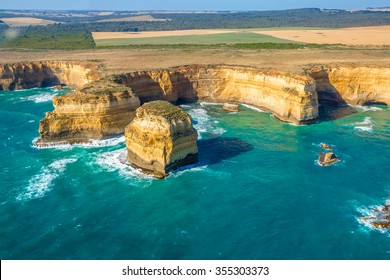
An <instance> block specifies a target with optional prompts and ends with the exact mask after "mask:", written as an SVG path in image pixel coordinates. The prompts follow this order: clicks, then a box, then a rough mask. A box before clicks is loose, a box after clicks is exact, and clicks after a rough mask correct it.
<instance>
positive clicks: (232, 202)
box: [0, 88, 390, 259]
mask: <svg viewBox="0 0 390 280" xmlns="http://www.w3.org/2000/svg"><path fill="white" fill-rule="evenodd" d="M66 91H67V90H64V91H61V92H59V91H56V90H54V89H51V88H48V89H31V90H23V91H15V92H7V91H0V118H1V123H0V136H1V146H0V159H1V160H0V176H1V185H0V213H1V215H0V257H1V259H390V232H381V231H378V230H374V229H371V228H369V227H368V226H366V225H364V224H361V223H359V221H358V217H359V216H361V215H364V214H365V213H367V211H369V210H370V209H372V208H374V207H377V206H378V205H383V204H384V203H385V202H386V200H387V199H388V198H389V197H390V174H389V171H390V165H389V158H390V110H389V109H388V108H386V107H385V106H380V105H373V106H370V107H366V108H359V107H357V108H354V110H355V111H356V112H355V113H354V114H348V113H349V112H348V111H346V110H336V111H332V110H331V109H328V110H325V111H324V110H323V111H322V113H321V116H322V118H321V121H320V123H318V124H316V125H309V126H293V125H290V124H286V123H281V122H279V121H277V120H276V119H275V118H274V117H272V116H271V115H270V114H268V113H264V112H259V111H256V110H253V109H250V108H246V107H241V111H240V112H239V113H226V112H224V111H222V109H221V106H216V105H210V104H187V105H182V107H183V108H184V109H185V110H187V111H188V112H189V113H190V114H191V115H192V117H193V119H194V124H195V127H196V128H197V129H198V131H199V133H200V139H199V142H198V145H199V153H200V162H199V163H198V164H196V165H193V166H189V167H187V168H182V169H180V170H177V171H175V172H173V173H172V174H171V175H170V176H169V177H167V178H166V179H164V180H156V179H152V178H149V177H146V176H142V175H141V174H140V173H139V172H137V171H136V170H133V169H131V168H129V167H128V166H126V165H123V164H121V163H120V158H121V157H123V156H124V152H125V145H124V137H118V138H115V139H111V140H107V141H96V142H94V143H93V144H92V145H89V146H78V147H69V146H68V147H66V146H65V147H58V148H48V149H36V148H34V146H33V141H34V139H36V138H37V137H38V132H37V131H38V126H39V120H40V119H41V118H42V117H43V116H44V114H45V112H46V111H51V110H52V109H53V108H52V104H51V102H50V100H51V98H52V97H53V96H55V95H58V94H63V93H65V92H66ZM340 114H341V115H346V116H344V117H343V118H338V116H339V115H340ZM321 142H325V143H327V144H330V145H334V147H335V153H336V155H337V156H339V157H340V158H341V161H340V162H339V163H337V164H336V165H335V166H331V167H326V168H325V167H320V166H318V165H317V164H316V159H317V152H319V151H320V148H319V147H318V145H319V144H320V143H321Z"/></svg>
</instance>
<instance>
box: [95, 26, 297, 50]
mask: <svg viewBox="0 0 390 280" xmlns="http://www.w3.org/2000/svg"><path fill="white" fill-rule="evenodd" d="M92 36H93V38H94V40H95V43H96V46H98V47H104V46H125V45H171V44H172V45H174V44H199V45H213V44H242V43H279V44H283V43H295V42H294V41H293V40H286V39H280V38H276V37H273V36H269V35H264V34H260V33H255V32H252V31H246V30H244V31H242V30H240V31H239V30H180V31H157V32H132V33H130V32H93V33H92Z"/></svg>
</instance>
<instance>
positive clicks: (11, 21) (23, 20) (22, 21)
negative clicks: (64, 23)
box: [1, 17, 59, 27]
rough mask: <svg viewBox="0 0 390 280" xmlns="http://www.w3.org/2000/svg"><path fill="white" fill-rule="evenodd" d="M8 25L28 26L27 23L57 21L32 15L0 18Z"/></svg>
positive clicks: (43, 23) (36, 23)
mask: <svg viewBox="0 0 390 280" xmlns="http://www.w3.org/2000/svg"><path fill="white" fill-rule="evenodd" d="M1 20H2V21H4V22H5V23H6V24H7V25H8V26H10V27H20V26H29V25H34V26H36V25H48V24H55V23H59V22H58V21H54V20H46V19H40V18H33V17H14V18H1Z"/></svg>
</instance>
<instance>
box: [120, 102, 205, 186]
mask: <svg viewBox="0 0 390 280" xmlns="http://www.w3.org/2000/svg"><path fill="white" fill-rule="evenodd" d="M125 136H126V147H127V152H128V154H127V159H128V161H129V163H130V164H131V165H133V166H135V167H138V168H141V169H142V170H143V171H144V172H145V173H149V174H152V175H154V176H155V177H157V178H160V179H161V178H164V177H166V176H167V175H168V173H169V171H170V170H173V169H176V168H178V167H180V166H183V165H187V164H192V163H196V162H197V160H198V147H197V144H196V141H197V139H198V133H197V131H196V129H195V128H194V127H193V126H192V119H191V116H190V115H189V114H188V113H186V112H185V111H184V110H182V109H181V108H180V107H178V106H175V105H172V104H171V103H169V102H167V101H152V102H148V103H145V104H144V105H142V106H141V107H139V108H138V109H137V111H136V116H135V118H134V120H133V121H132V122H131V123H130V124H129V125H128V126H127V127H126V130H125Z"/></svg>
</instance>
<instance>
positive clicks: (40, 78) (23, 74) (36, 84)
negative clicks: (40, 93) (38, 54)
mask: <svg viewBox="0 0 390 280" xmlns="http://www.w3.org/2000/svg"><path fill="white" fill-rule="evenodd" d="M4 78H7V79H11V80H12V81H11V82H10V83H9V84H8V85H5V86H3V85H0V88H1V89H7V90H18V89H29V88H45V87H52V86H57V85H64V84H63V83H62V81H61V80H60V78H59V77H58V76H57V74H56V73H55V72H54V71H53V70H52V69H50V68H49V67H44V68H42V69H40V68H38V67H32V68H24V69H15V70H14V71H11V70H10V71H9V73H8V75H5V76H4V75H3V76H2V77H0V79H4ZM0 82H1V81H0Z"/></svg>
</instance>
